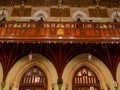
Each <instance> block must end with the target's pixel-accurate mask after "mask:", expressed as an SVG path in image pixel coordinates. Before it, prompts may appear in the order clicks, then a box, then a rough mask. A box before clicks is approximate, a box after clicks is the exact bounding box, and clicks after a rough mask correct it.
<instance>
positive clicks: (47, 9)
mask: <svg viewBox="0 0 120 90" xmlns="http://www.w3.org/2000/svg"><path fill="white" fill-rule="evenodd" d="M15 7H20V6H14V7H1V8H0V11H1V10H2V8H5V12H6V16H7V20H8V21H11V20H16V21H22V20H23V19H22V17H12V16H11V15H12V11H13V8H15ZM24 7H25V8H31V10H32V11H31V16H30V17H29V18H34V17H33V16H34V15H36V13H38V12H40V13H41V11H42V13H43V14H44V15H45V17H46V18H45V20H47V21H60V20H59V19H60V18H59V17H50V9H51V8H52V7H54V8H58V6H52V7H32V6H30V5H25V6H24ZM62 8H63V9H64V8H70V17H61V21H74V20H75V14H76V13H78V12H80V14H82V15H83V18H84V21H89V19H93V20H96V21H97V19H98V18H94V17H93V18H91V17H89V8H96V7H95V6H89V7H69V6H64V5H62ZM99 8H105V9H107V11H108V15H109V17H108V18H101V19H100V20H98V21H107V22H108V21H113V19H114V16H115V13H116V12H115V11H114V10H113V9H112V8H106V7H103V6H100V7H99ZM118 14H119V15H120V13H118ZM23 21H24V20H23Z"/></svg>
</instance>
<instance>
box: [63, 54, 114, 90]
mask: <svg viewBox="0 0 120 90" xmlns="http://www.w3.org/2000/svg"><path fill="white" fill-rule="evenodd" d="M82 66H86V67H88V68H90V69H91V70H93V71H94V73H95V74H96V75H97V77H98V79H99V80H100V86H101V87H100V88H101V90H102V89H103V90H108V87H110V89H111V90H115V89H114V87H113V77H112V75H111V73H110V71H109V69H108V68H107V67H106V65H105V64H104V63H103V62H102V61H100V60H99V59H97V58H96V57H94V56H92V61H89V60H88V54H81V55H78V56H76V57H74V58H73V59H72V60H71V61H70V62H69V63H68V65H67V66H66V68H65V70H64V72H63V76H62V78H63V80H64V81H63V82H64V84H65V85H66V84H67V86H68V90H72V78H73V76H74V74H75V72H76V71H77V70H78V69H79V68H80V67H82Z"/></svg>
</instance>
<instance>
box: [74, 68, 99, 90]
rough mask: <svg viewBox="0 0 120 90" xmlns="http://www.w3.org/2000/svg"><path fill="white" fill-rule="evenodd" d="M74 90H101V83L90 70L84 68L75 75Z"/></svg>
mask: <svg viewBox="0 0 120 90" xmlns="http://www.w3.org/2000/svg"><path fill="white" fill-rule="evenodd" d="M72 88H73V89H72V90H89V89H90V90H100V82H99V80H98V78H97V76H96V74H95V73H94V72H93V71H92V70H91V69H90V68H88V67H86V66H83V67H81V68H80V69H79V70H77V72H76V73H75V74H74V77H73V80H72Z"/></svg>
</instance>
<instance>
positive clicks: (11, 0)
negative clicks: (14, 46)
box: [0, 0, 120, 7]
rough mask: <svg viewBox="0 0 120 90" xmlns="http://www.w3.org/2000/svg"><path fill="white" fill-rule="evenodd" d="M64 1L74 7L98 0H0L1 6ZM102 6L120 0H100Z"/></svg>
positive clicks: (41, 4)
mask: <svg viewBox="0 0 120 90" xmlns="http://www.w3.org/2000/svg"><path fill="white" fill-rule="evenodd" d="M59 1H62V4H63V5H69V6H72V7H74V6H75V7H76V6H77V7H80V6H94V5H95V2H96V1H97V0H0V6H14V5H20V4H21V3H24V4H25V5H32V6H52V5H58V2H59ZM99 4H100V5H101V6H120V0H100V3H99Z"/></svg>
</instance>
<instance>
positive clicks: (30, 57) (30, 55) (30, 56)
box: [29, 52, 33, 60]
mask: <svg viewBox="0 0 120 90" xmlns="http://www.w3.org/2000/svg"><path fill="white" fill-rule="evenodd" d="M32 58H33V57H32V52H30V54H29V60H32Z"/></svg>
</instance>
